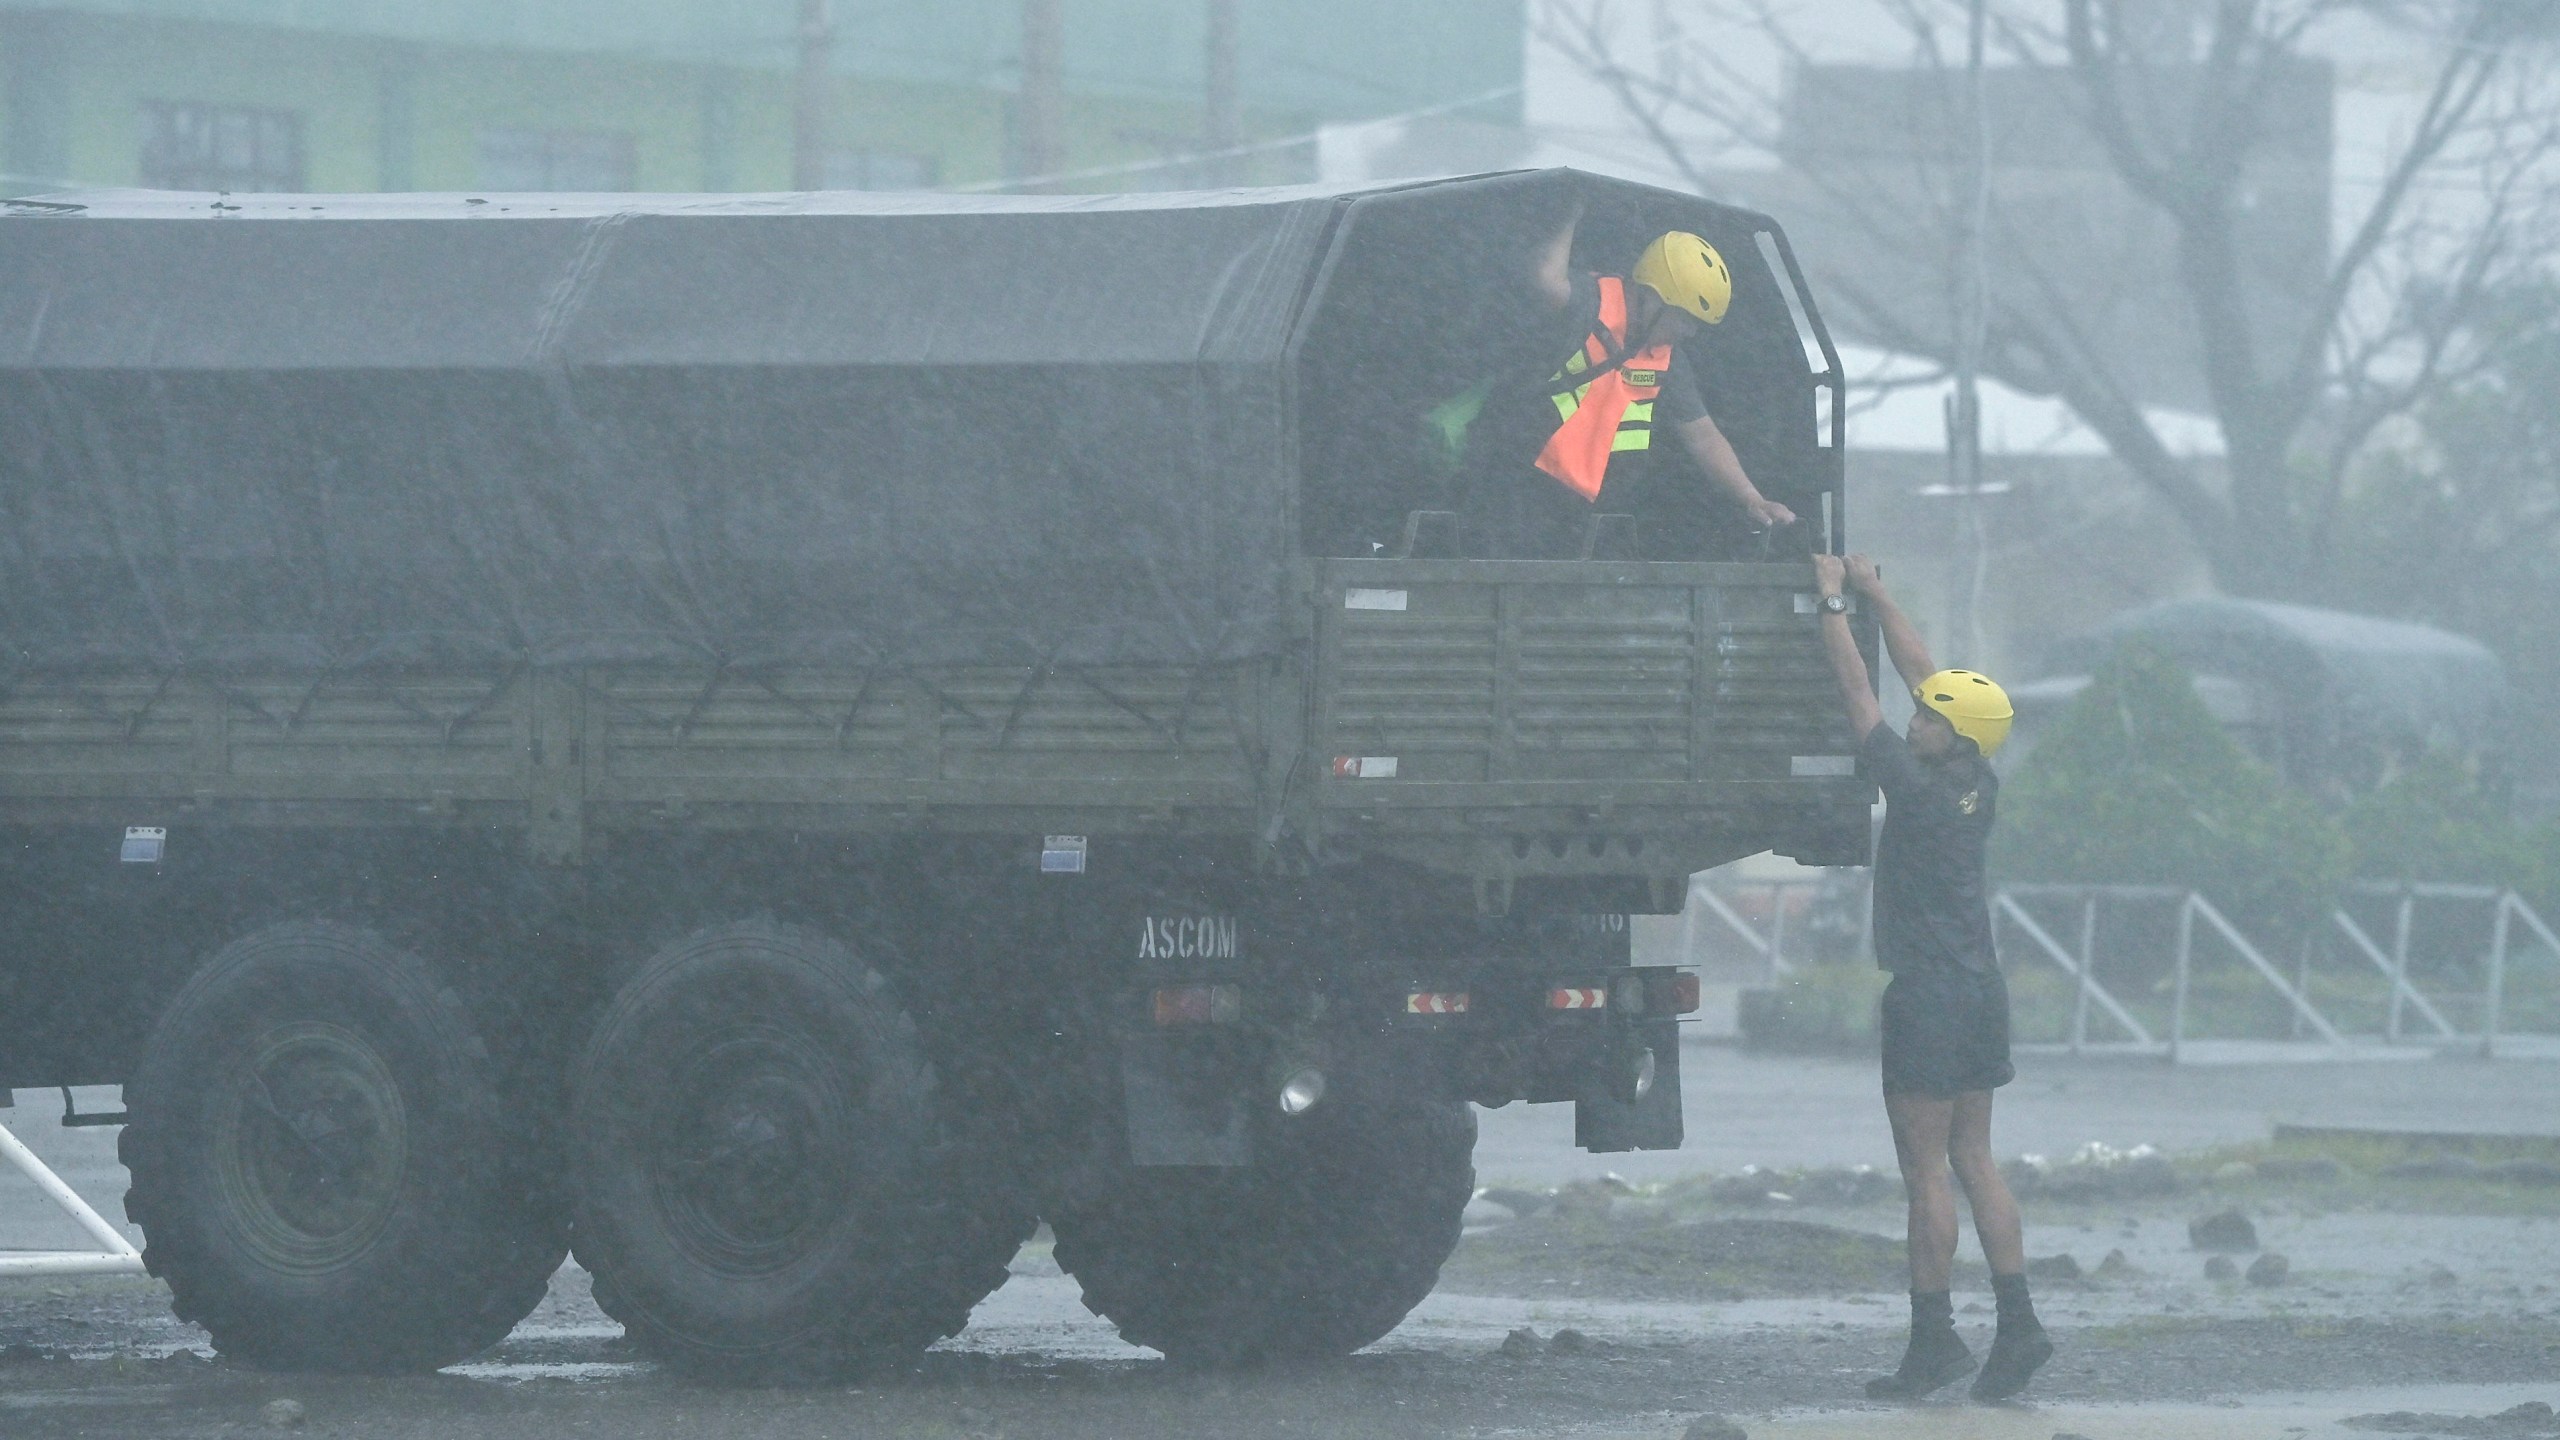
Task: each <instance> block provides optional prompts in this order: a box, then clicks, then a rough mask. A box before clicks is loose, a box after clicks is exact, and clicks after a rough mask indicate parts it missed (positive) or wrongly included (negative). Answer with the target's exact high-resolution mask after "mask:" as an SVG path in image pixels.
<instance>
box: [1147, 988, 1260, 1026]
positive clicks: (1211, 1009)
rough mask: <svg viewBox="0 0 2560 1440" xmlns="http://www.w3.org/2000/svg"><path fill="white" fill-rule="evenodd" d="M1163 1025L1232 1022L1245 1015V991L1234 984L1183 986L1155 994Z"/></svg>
mask: <svg viewBox="0 0 2560 1440" xmlns="http://www.w3.org/2000/svg"><path fill="white" fill-rule="evenodd" d="M1155 1001H1156V1006H1155V1009H1156V1023H1157V1024H1159V1025H1232V1024H1234V1023H1235V1022H1236V1021H1237V1020H1239V1019H1241V1018H1242V1017H1243V1015H1244V991H1243V990H1242V989H1240V988H1238V987H1236V986H1233V985H1179V986H1174V987H1172V988H1170V989H1165V990H1159V991H1157V992H1156V994H1155Z"/></svg>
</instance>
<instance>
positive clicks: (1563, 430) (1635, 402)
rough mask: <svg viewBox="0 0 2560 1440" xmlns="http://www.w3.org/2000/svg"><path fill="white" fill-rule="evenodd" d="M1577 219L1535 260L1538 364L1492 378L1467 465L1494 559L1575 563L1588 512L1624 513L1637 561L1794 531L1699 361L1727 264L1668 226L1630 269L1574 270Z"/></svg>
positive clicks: (1687, 555) (1721, 306)
mask: <svg viewBox="0 0 2560 1440" xmlns="http://www.w3.org/2000/svg"><path fill="white" fill-rule="evenodd" d="M1579 219H1580V217H1579V215H1578V214H1577V215H1576V216H1575V217H1573V218H1571V219H1569V220H1568V221H1567V222H1566V223H1565V225H1564V227H1563V228H1562V229H1561V230H1559V231H1557V232H1556V233H1555V234H1554V235H1553V236H1552V237H1550V239H1549V240H1548V242H1547V243H1546V244H1545V245H1544V246H1543V247H1542V248H1541V249H1540V250H1539V252H1538V255H1537V258H1536V260H1535V263H1534V265H1533V266H1532V272H1533V273H1532V279H1533V282H1534V287H1535V292H1536V294H1537V297H1538V299H1539V301H1540V302H1541V303H1542V306H1543V308H1544V310H1545V312H1546V315H1545V316H1544V317H1542V318H1541V319H1539V320H1538V321H1537V323H1536V327H1535V328H1536V335H1537V339H1538V341H1539V342H1540V343H1539V345H1538V349H1537V359H1536V361H1535V362H1534V369H1533V370H1526V371H1523V372H1521V373H1520V374H1517V375H1511V376H1506V377H1504V378H1502V379H1501V380H1500V381H1498V382H1496V383H1495V384H1494V385H1493V386H1492V387H1491V394H1490V395H1489V396H1487V397H1486V398H1485V399H1484V401H1483V407H1484V414H1483V416H1482V418H1481V419H1480V420H1478V421H1476V422H1475V423H1474V426H1473V433H1472V435H1471V437H1470V445H1469V450H1470V455H1471V462H1470V464H1469V466H1468V468H1469V469H1470V470H1471V471H1473V472H1474V473H1475V475H1476V476H1477V479H1476V484H1477V485H1478V486H1479V487H1481V489H1482V491H1483V493H1480V494H1478V495H1477V496H1474V497H1472V498H1471V501H1470V504H1469V508H1470V509H1471V510H1473V511H1474V512H1475V513H1476V514H1477V515H1478V516H1479V517H1480V519H1481V521H1482V528H1483V529H1484V531H1485V536H1484V538H1485V541H1486V543H1487V547H1488V549H1489V550H1490V551H1491V553H1493V554H1495V555H1498V556H1506V557H1516V558H1571V557H1572V556H1574V555H1576V554H1578V553H1579V547H1580V544H1581V539H1582V535H1583V531H1584V528H1585V526H1586V525H1587V524H1588V523H1589V521H1590V519H1591V517H1592V516H1593V515H1596V514H1625V515H1631V516H1634V517H1635V519H1636V521H1637V527H1636V528H1637V535H1636V544H1637V547H1638V550H1639V553H1640V554H1641V555H1642V556H1643V557H1644V558H1648V559H1665V560H1668V559H1703V558H1708V557H1709V553H1710V552H1711V551H1714V550H1719V549H1731V548H1733V543H1732V537H1733V536H1736V535H1740V534H1746V533H1750V532H1756V531H1762V530H1767V529H1770V528H1773V527H1777V526H1784V525H1790V524H1793V523H1794V522H1795V519H1796V516H1795V512H1793V511H1791V510H1789V509H1788V508H1787V507H1786V506H1784V505H1781V504H1779V503H1777V502H1776V501H1774V500H1771V499H1769V498H1768V497H1766V496H1764V495H1762V494H1761V493H1760V490H1759V488H1758V487H1757V486H1755V485H1754V484H1753V483H1752V481H1751V477H1750V476H1749V475H1748V474H1747V473H1746V472H1745V471H1744V469H1743V466H1742V461H1741V459H1740V458H1739V457H1737V456H1736V455H1735V454H1734V450H1733V445H1732V443H1731V442H1730V441H1728V440H1727V439H1726V438H1725V435H1724V432H1723V430H1721V429H1719V428H1718V427H1717V425H1716V422H1715V417H1714V416H1713V415H1711V414H1709V413H1708V409H1707V402H1706V399H1705V396H1704V394H1703V392H1702V390H1701V389H1700V386H1699V383H1698V366H1697V364H1696V361H1695V359H1694V357H1693V356H1692V355H1691V353H1690V352H1691V351H1692V349H1694V348H1695V345H1696V344H1697V343H1699V342H1701V341H1702V340H1703V337H1704V332H1705V330H1706V328H1707V327H1708V326H1711V325H1715V324H1719V323H1721V322H1722V321H1723V319H1724V314H1725V310H1726V307H1727V306H1728V305H1729V304H1730V303H1731V301H1732V295H1733V277H1732V274H1731V272H1730V271H1728V270H1727V269H1726V267H1725V262H1724V257H1723V256H1722V255H1721V254H1719V253H1718V252H1717V251H1716V249H1715V247H1714V246H1713V245H1710V244H1708V243H1707V242H1706V241H1705V240H1704V239H1702V238H1700V237H1699V236H1696V235H1693V234H1689V233H1688V232H1686V231H1671V232H1667V233H1665V234H1663V235H1660V236H1657V237H1656V238H1655V239H1654V240H1653V241H1652V243H1650V244H1648V245H1647V246H1646V247H1645V248H1644V252H1643V253H1642V254H1641V255H1639V256H1637V257H1636V260H1635V263H1634V265H1633V266H1631V267H1630V268H1629V270H1628V272H1627V273H1626V274H1624V275H1615V274H1610V275H1596V274H1592V273H1590V272H1588V271H1584V270H1580V269H1577V268H1576V267H1575V266H1574V265H1573V263H1572V253H1573V238H1574V232H1575V229H1576V227H1577V225H1578V224H1579ZM1657 437H1660V438H1661V440H1662V443H1660V444H1656V443H1655V442H1656V438H1657Z"/></svg>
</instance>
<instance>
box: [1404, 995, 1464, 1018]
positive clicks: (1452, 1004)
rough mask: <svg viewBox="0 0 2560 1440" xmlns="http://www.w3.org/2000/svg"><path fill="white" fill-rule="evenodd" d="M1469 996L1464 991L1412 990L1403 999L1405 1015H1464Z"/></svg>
mask: <svg viewBox="0 0 2560 1440" xmlns="http://www.w3.org/2000/svg"><path fill="white" fill-rule="evenodd" d="M1470 998H1471V997H1470V996H1469V995H1468V994H1467V992H1466V991H1464V990H1413V991H1408V992H1407V993H1406V995H1405V997H1404V1013H1406V1014H1407V1015H1464V1014H1466V1013H1467V1005H1468V1002H1469V1000H1470Z"/></svg>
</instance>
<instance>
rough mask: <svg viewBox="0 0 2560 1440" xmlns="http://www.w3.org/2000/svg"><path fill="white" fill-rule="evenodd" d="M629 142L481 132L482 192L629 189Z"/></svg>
mask: <svg viewBox="0 0 2560 1440" xmlns="http://www.w3.org/2000/svg"><path fill="white" fill-rule="evenodd" d="M632 150H633V147H632V143H631V137H630V136H628V135H621V134H614V133H609V132H603V131H594V130H483V131H481V132H480V188H481V189H483V190H568V191H590V192H592V191H598V190H628V189H630V188H631V185H632V178H633V175H634V173H635V171H636V170H637V165H636V162H635V161H634V160H633V158H632Z"/></svg>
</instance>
